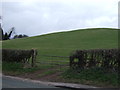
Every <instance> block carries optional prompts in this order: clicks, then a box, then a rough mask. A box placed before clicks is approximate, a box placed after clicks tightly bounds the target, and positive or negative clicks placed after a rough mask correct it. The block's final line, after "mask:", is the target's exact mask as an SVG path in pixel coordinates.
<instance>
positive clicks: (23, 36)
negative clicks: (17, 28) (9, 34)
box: [13, 34, 28, 39]
mask: <svg viewBox="0 0 120 90" xmlns="http://www.w3.org/2000/svg"><path fill="white" fill-rule="evenodd" d="M25 37H28V36H27V35H25V34H20V35H15V36H14V37H13V39H16V38H25Z"/></svg>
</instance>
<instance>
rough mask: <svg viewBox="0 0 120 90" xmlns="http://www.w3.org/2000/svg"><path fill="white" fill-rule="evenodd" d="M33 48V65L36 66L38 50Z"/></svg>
mask: <svg viewBox="0 0 120 90" xmlns="http://www.w3.org/2000/svg"><path fill="white" fill-rule="evenodd" d="M32 50H33V56H32V64H31V66H32V67H34V66H35V63H36V54H37V51H36V50H35V49H32Z"/></svg>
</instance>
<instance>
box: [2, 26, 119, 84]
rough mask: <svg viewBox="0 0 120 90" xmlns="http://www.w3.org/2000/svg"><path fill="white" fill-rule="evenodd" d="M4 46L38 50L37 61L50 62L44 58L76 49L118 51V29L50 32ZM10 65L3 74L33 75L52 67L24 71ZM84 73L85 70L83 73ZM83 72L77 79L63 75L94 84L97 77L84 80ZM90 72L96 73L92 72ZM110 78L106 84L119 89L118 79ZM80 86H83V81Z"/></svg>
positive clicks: (6, 65)
mask: <svg viewBox="0 0 120 90" xmlns="http://www.w3.org/2000/svg"><path fill="white" fill-rule="evenodd" d="M2 45H3V48H9V49H31V48H35V49H37V50H38V55H37V61H43V62H45V60H46V62H47V61H49V60H50V58H47V57H45V56H43V55H53V56H69V55H70V54H71V52H72V51H74V50H77V49H98V48H104V49H108V48H118V29H110V28H93V29H80V30H73V31H68V32H59V33H51V34H45V35H40V36H35V37H28V38H22V39H13V40H7V41H3V43H2ZM56 60H57V59H56ZM64 60H66V61H67V62H68V61H69V59H64ZM8 66H11V63H10V64H8V63H5V64H4V66H3V71H5V72H8V71H11V72H15V71H16V73H17V74H20V73H21V72H23V73H27V72H34V71H35V70H38V69H45V68H46V69H48V68H50V67H49V65H48V66H44V65H43V66H42V65H40V66H38V67H37V68H33V69H21V66H20V65H17V66H19V67H17V66H16V65H15V64H14V65H13V66H15V67H11V68H9V67H8ZM12 68H16V69H12ZM13 70H14V71H13ZM53 72H55V71H50V72H48V71H47V72H45V73H42V74H41V75H39V76H44V75H45V74H49V73H53ZM85 72H86V71H85ZM85 72H84V71H83V73H84V74H85ZM66 73H68V75H66ZM83 73H81V75H80V74H79V73H78V74H76V77H73V75H74V72H73V73H72V72H69V70H67V71H65V72H64V73H63V74H62V75H63V78H65V79H70V78H71V81H70V82H76V79H77V80H78V81H80V80H83V79H84V80H88V81H90V80H91V81H94V80H97V79H98V77H97V78H93V77H90V76H88V77H90V78H89V79H88V78H87V79H85V77H84V76H83V77H82V75H83ZM86 73H87V72H86ZM91 73H93V71H92V72H91ZM98 73H99V72H98ZM102 73H103V72H102ZM96 75H98V74H93V76H95V77H96ZM80 76H81V77H80ZM110 76H111V77H109V78H112V77H115V76H116V74H111V75H110ZM78 78H79V79H78ZM81 78H82V79H81ZM102 78H103V79H105V78H106V75H105V76H103V77H102ZM109 78H107V79H105V80H103V81H104V82H105V81H106V83H108V82H109V84H111V85H113V86H114V85H115V86H116V85H117V84H116V80H117V78H116V77H115V78H113V79H112V80H110V79H109ZM93 79H94V80H93ZM107 80H109V81H107ZM103 81H102V80H99V84H100V82H103ZM68 82H69V81H68ZM111 82H112V83H111ZM77 83H81V81H80V82H77ZM96 83H97V82H96Z"/></svg>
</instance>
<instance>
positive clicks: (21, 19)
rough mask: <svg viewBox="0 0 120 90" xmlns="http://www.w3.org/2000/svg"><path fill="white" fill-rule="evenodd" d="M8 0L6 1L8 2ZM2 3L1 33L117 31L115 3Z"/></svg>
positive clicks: (59, 0) (45, 0)
mask: <svg viewBox="0 0 120 90" xmlns="http://www.w3.org/2000/svg"><path fill="white" fill-rule="evenodd" d="M8 1H9V0H8ZM8 1H4V0H3V2H2V20H3V21H2V25H3V28H4V30H5V31H9V30H10V28H11V27H15V30H16V33H17V34H26V35H29V36H36V35H41V34H45V33H51V32H58V31H66V30H73V29H81V28H98V27H100V28H103V27H106V28H118V1H119V0H23V1H21V2H18V1H19V0H14V1H12V2H8Z"/></svg>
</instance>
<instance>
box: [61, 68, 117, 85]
mask: <svg viewBox="0 0 120 90" xmlns="http://www.w3.org/2000/svg"><path fill="white" fill-rule="evenodd" d="M62 78H64V79H66V81H67V82H73V83H85V84H88V85H89V84H90V85H97V86H102V87H106V86H107V87H118V73H111V72H109V73H108V72H106V71H105V70H104V69H98V68H92V69H86V70H82V71H80V72H77V71H76V70H72V69H68V70H67V71H65V72H64V73H63V74H62Z"/></svg>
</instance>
